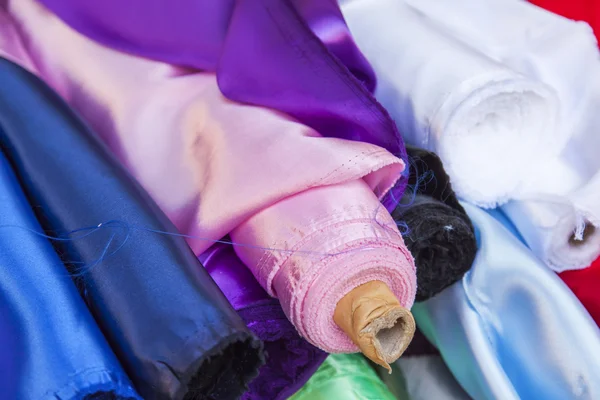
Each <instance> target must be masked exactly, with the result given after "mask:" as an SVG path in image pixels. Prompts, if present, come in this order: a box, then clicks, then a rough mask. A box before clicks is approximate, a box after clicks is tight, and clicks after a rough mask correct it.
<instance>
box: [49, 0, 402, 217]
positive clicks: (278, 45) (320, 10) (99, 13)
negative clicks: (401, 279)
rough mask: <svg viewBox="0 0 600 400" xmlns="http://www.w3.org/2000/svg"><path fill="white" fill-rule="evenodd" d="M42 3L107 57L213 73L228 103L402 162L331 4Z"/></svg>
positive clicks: (389, 124)
mask: <svg viewBox="0 0 600 400" xmlns="http://www.w3.org/2000/svg"><path fill="white" fill-rule="evenodd" d="M42 3H43V4H45V5H46V6H47V7H48V8H49V9H50V10H52V11H53V12H55V13H56V14H57V15H58V16H59V17H60V18H62V19H63V20H64V21H65V22H66V23H67V24H69V25H70V26H72V27H73V28H75V29H76V30H78V31H79V32H81V33H83V34H84V35H86V36H88V37H90V38H92V39H94V40H96V41H98V42H99V43H102V44H104V45H107V46H109V47H112V48H115V49H118V50H122V51H125V52H128V53H130V54H134V55H139V56H144V57H148V58H151V59H155V60H158V61H163V62H169V63H174V64H179V65H183V66H187V67H193V68H197V69H201V70H205V71H214V72H215V73H216V75H217V77H218V82H219V88H220V89H221V91H222V92H223V94H225V96H226V97H227V98H229V99H231V100H235V101H239V102H243V103H249V104H254V105H259V106H264V107H268V108H272V109H275V110H279V111H282V112H285V113H287V114H289V115H291V116H293V117H294V118H296V119H298V120H299V121H300V122H302V123H303V124H306V125H307V126H310V127H311V128H314V129H315V130H316V131H318V132H319V133H321V134H322V135H324V136H328V137H338V138H343V139H351V140H360V141H365V142H369V143H372V144H375V145H378V146H381V147H384V148H386V149H387V150H389V151H390V152H392V153H393V154H395V155H396V156H398V157H400V158H402V159H403V160H406V152H405V149H404V145H403V142H402V138H401V137H400V134H399V133H398V131H397V128H396V127H395V125H394V123H393V121H392V120H391V119H390V117H389V115H388V114H387V112H386V110H385V109H384V108H383V107H381V105H379V103H377V101H375V99H374V98H373V97H372V95H371V93H370V91H372V90H373V89H374V87H375V78H374V74H373V71H372V69H371V67H370V65H369V64H368V62H367V61H366V60H365V58H364V56H363V55H362V54H361V53H360V51H359V50H358V49H357V48H356V45H355V44H354V42H353V40H352V37H351V35H350V34H349V32H348V28H347V26H346V24H345V22H344V19H343V17H342V15H341V12H340V10H339V6H338V5H337V2H336V1H335V0H263V1H254V0H241V1H235V2H234V1H232V0H224V1H222V0H210V1H202V2H198V1H194V0H187V1H183V2H182V1H180V2H178V4H177V5H175V6H174V5H173V4H172V2H171V1H168V0H152V1H151V2H148V1H140V0H137V1H127V2H125V3H124V2H122V1H118V0H108V1H103V2H102V4H100V3H97V4H95V3H94V2H86V3H82V2H80V1H72V0H44V1H42ZM139 10H144V12H143V13H140V12H139ZM405 185H406V180H405V179H404V177H401V178H400V180H399V181H398V184H397V185H396V187H395V188H394V190H393V195H392V196H388V197H386V198H385V199H384V204H385V205H386V207H388V209H389V210H392V209H393V207H394V206H395V205H396V204H397V200H398V199H400V196H401V195H402V191H403V190H404V187H405Z"/></svg>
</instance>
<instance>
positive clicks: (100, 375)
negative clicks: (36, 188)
mask: <svg viewBox="0 0 600 400" xmlns="http://www.w3.org/2000/svg"><path fill="white" fill-rule="evenodd" d="M0 129H2V128H0ZM36 232H37V233H38V234H37V235H36ZM40 232H42V228H41V227H40V225H39V224H38V222H37V220H36V219H35V215H34V214H33V212H32V211H31V208H30V205H29V203H28V202H27V199H26V198H25V196H24V194H23V192H22V190H21V188H20V186H19V183H18V181H17V179H16V177H15V176H14V174H13V172H12V169H11V166H10V164H9V163H8V161H7V160H6V158H5V157H4V155H3V154H2V152H0V354H2V356H1V357H0V393H2V398H4V399H19V400H29V399H32V400H33V399H35V400H39V399H48V400H50V399H64V400H77V399H83V398H85V397H86V396H93V395H97V396H100V395H103V394H104V395H107V396H108V395H113V397H112V398H113V399H115V400H124V399H129V400H134V399H140V400H141V398H140V397H139V396H138V395H137V394H136V392H135V390H134V389H133V386H132V385H131V382H130V381H129V378H128V377H127V375H125V372H124V371H123V369H122V368H121V365H120V364H119V362H118V361H117V358H116V357H115V355H114V353H113V352H112V350H111V349H110V347H109V346H108V343H107V342H106V340H105V339H104V337H103V336H102V333H101V332H100V330H99V329H98V326H97V325H96V322H95V321H94V319H93V318H92V316H91V314H90V313H89V311H88V309H87V307H86V306H85V303H84V302H83V299H82V298H81V297H80V296H79V293H78V292H77V289H76V288H75V285H74V284H73V282H72V281H71V278H70V277H69V274H68V272H67V270H66V269H65V267H64V266H63V264H62V262H61V261H60V259H59V258H58V256H57V254H56V253H55V252H54V249H53V248H52V245H51V244H50V242H49V241H48V240H47V239H46V238H44V237H41V236H39V233H40Z"/></svg>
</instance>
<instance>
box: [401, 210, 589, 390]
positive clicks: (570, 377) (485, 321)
mask: <svg viewBox="0 0 600 400" xmlns="http://www.w3.org/2000/svg"><path fill="white" fill-rule="evenodd" d="M463 206H464V208H465V210H466V211H467V213H468V214H469V216H470V217H471V220H472V221H473V224H474V226H475V230H476V234H477V237H478V245H479V251H478V253H477V257H476V258H475V262H474V265H473V268H472V269H471V270H470V271H469V272H467V274H466V275H465V277H464V278H463V279H462V281H460V282H457V283H456V284H454V285H452V286H450V287H449V288H447V289H446V290H444V291H443V292H442V293H440V294H439V295H437V296H436V297H434V298H432V299H430V300H428V301H425V302H422V303H417V304H416V305H415V306H414V307H413V310H412V311H413V314H414V316H415V319H416V320H417V323H418V324H419V327H420V328H421V329H422V331H423V333H424V334H425V335H426V336H427V337H428V338H429V340H431V341H432V343H433V344H434V345H435V346H436V347H438V349H439V350H440V353H441V354H442V357H443V358H444V360H445V361H446V363H447V365H448V367H449V368H450V370H451V371H452V373H453V374H454V376H455V377H456V378H457V380H458V381H459V382H460V384H461V386H462V387H463V388H464V389H465V390H466V391H467V392H468V393H469V395H470V396H471V397H473V398H475V399H503V400H504V399H506V400H511V399H515V400H516V399H533V398H536V399H537V398H543V399H549V400H552V399H557V400H558V399H573V398H577V399H590V400H591V399H596V398H598V396H600V381H598V379H597V377H598V376H600V366H599V365H598V362H597V357H596V354H598V352H599V351H600V331H599V330H598V327H597V326H596V325H595V324H594V322H593V320H592V319H591V318H590V316H589V314H588V313H587V312H586V311H585V309H584V308H583V307H582V306H581V304H580V303H579V301H578V300H577V298H576V297H575V296H574V295H573V294H572V293H571V291H570V290H569V289H568V288H567V287H566V285H565V284H564V283H563V282H562V281H561V280H560V279H559V278H558V276H556V274H554V273H552V272H551V271H549V270H548V269H547V268H546V267H545V266H544V265H543V264H542V263H541V262H540V261H539V259H537V258H536V257H535V256H534V255H533V254H532V253H531V251H530V250H529V249H528V248H527V247H526V246H525V245H524V244H523V243H522V241H521V240H520V239H519V238H518V237H517V232H516V229H515V228H514V226H512V225H511V224H510V222H509V221H508V220H507V219H506V218H505V217H504V215H502V214H501V213H499V212H498V211H493V212H491V213H487V212H486V211H483V210H481V209H479V208H477V207H475V206H472V205H470V204H467V203H463Z"/></svg>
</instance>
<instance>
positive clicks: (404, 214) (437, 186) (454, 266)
mask: <svg viewBox="0 0 600 400" xmlns="http://www.w3.org/2000/svg"><path fill="white" fill-rule="evenodd" d="M407 151H408V157H409V160H410V162H411V170H410V178H409V189H408V190H407V191H406V193H405V195H404V197H403V198H402V201H401V202H400V204H399V205H398V207H396V209H395V210H394V212H393V213H392V216H393V217H394V220H396V222H399V223H404V224H406V228H407V229H406V231H405V232H403V236H404V242H405V243H406V246H407V247H408V249H409V250H410V252H411V254H412V255H413V257H414V258H415V265H416V267H417V296H416V300H417V301H423V300H427V299H429V298H431V297H433V296H435V295H436V294H438V293H439V292H441V291H442V290H443V289H445V288H446V287H448V286H450V285H451V284H453V283H454V282H456V281H458V280H460V279H461V278H462V277H463V275H464V274H465V272H467V271H468V270H469V269H470V268H471V265H472V264H473V260H474V259H475V254H476V253H477V242H476V240H475V231H474V228H473V224H472V223H471V220H470V219H469V217H468V216H467V214H466V212H465V210H464V209H463V207H462V206H461V205H460V203H459V202H458V199H457V197H456V194H455V193H454V191H453V190H452V186H451V185H450V178H449V177H448V174H447V173H446V171H445V170H444V166H443V164H442V161H441V160H440V158H439V157H438V156H437V155H436V154H435V153H432V152H430V151H427V150H423V149H419V148H416V147H411V146H408V147H407Z"/></svg>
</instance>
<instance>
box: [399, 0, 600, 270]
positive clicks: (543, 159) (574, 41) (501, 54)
mask: <svg viewBox="0 0 600 400" xmlns="http://www.w3.org/2000/svg"><path fill="white" fill-rule="evenodd" d="M405 2H406V3H407V4H408V5H409V6H410V7H411V8H412V9H413V10H415V12H417V13H419V14H421V15H424V16H425V18H427V19H428V20H429V21H430V22H431V23H432V24H435V25H436V26H437V27H438V29H439V30H440V31H442V32H445V34H446V35H447V36H449V37H452V38H455V39H456V40H460V41H462V42H463V43H465V44H466V45H468V46H470V47H472V48H474V49H476V50H477V51H479V52H481V53H482V54H485V55H486V56H487V57H490V58H491V59H493V60H495V61H496V62H500V63H502V64H504V65H507V66H509V67H510V68H512V69H514V70H515V71H518V72H520V73H522V74H523V75H525V76H527V77H529V78H530V79H533V80H538V81H541V82H544V83H545V84H547V85H548V86H550V87H551V88H552V89H553V91H554V92H555V93H556V94H557V96H558V100H559V106H560V107H559V112H557V116H558V117H559V118H558V119H557V121H556V123H555V131H556V134H555V135H554V136H553V135H552V131H550V130H547V131H545V132H544V136H543V140H544V142H546V143H554V146H555V147H556V149H558V150H559V152H558V153H557V154H550V153H549V154H546V155H545V154H544V152H543V151H542V150H541V149H538V148H537V147H532V148H529V150H527V151H525V152H523V153H522V156H523V157H526V158H527V160H529V167H528V168H522V169H519V171H518V174H519V176H521V177H522V178H523V179H524V180H525V182H526V184H525V183H524V184H523V186H522V188H521V191H520V193H519V194H518V195H516V196H513V198H514V199H516V200H517V201H514V202H511V203H508V204H507V205H506V206H505V207H504V212H505V213H506V214H507V215H508V216H509V218H510V219H511V220H512V221H513V223H514V224H515V225H516V226H517V228H518V229H519V231H520V232H521V234H522V235H523V236H524V237H525V240H526V241H527V244H528V245H529V247H530V248H531V249H532V250H533V251H534V252H535V253H536V254H537V255H538V256H539V257H540V258H542V259H543V260H544V261H545V262H546V263H547V264H548V265H549V266H550V267H551V268H552V269H553V270H555V271H557V272H560V271H564V270H569V269H580V268H585V267H587V266H589V265H590V264H591V262H592V261H593V260H595V259H596V258H597V257H598V256H599V255H600V230H599V229H594V230H591V226H596V228H597V227H598V225H599V223H600V203H598V201H597V199H598V198H600V175H599V171H600V159H599V158H598V157H597V155H596V154H595V152H594V150H593V149H596V148H597V147H598V146H599V145H600V140H599V136H598V135H597V134H596V133H595V132H596V129H597V126H598V124H599V123H600V120H599V117H598V112H597V104H598V102H599V101H600V57H599V53H598V48H597V43H596V39H595V37H594V35H593V32H592V30H591V29H590V28H589V26H588V25H586V24H585V23H577V22H574V21H570V20H568V19H566V18H562V17H560V16H558V15H554V14H552V13H550V12H547V11H545V10H543V9H541V8H539V7H536V6H533V5H531V4H528V3H527V2H523V1H505V0H487V1H486V2H485V3H482V2H480V1H478V0H460V1H457V2H453V3H452V4H450V3H448V2H444V1H439V0H424V1H415V0H405ZM507 26H510V27H511V29H506V27H507ZM525 133H526V135H525V136H524V137H523V138H518V139H517V140H508V138H505V139H503V140H502V141H503V143H504V145H505V146H510V148H511V149H513V150H509V151H510V154H511V158H510V161H509V162H508V164H509V165H510V168H512V166H514V164H515V158H516V157H517V158H518V156H516V153H515V151H518V149H524V148H526V147H527V145H526V144H525V143H526V142H527V138H528V137H531V135H532V133H533V132H530V131H526V132H525ZM495 151H499V148H496V149H495ZM473 154H480V151H479V150H478V149H474V151H473ZM498 154H501V157H504V154H508V153H503V152H500V153H498ZM480 161H481V162H489V161H490V160H489V159H487V158H481V159H480ZM451 175H452V174H451ZM595 176H596V177H599V178H594V177H595ZM494 183H495V182H494ZM586 227H587V229H586Z"/></svg>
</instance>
